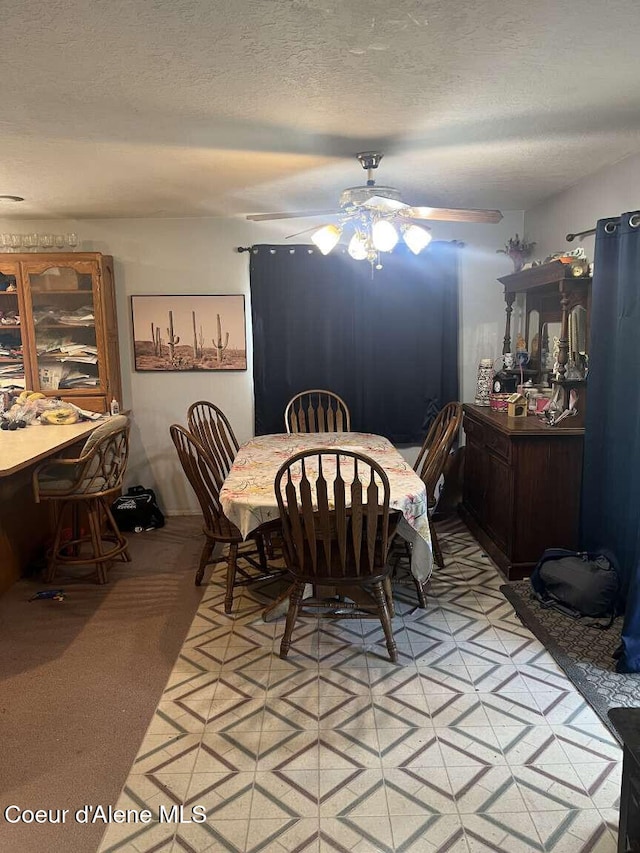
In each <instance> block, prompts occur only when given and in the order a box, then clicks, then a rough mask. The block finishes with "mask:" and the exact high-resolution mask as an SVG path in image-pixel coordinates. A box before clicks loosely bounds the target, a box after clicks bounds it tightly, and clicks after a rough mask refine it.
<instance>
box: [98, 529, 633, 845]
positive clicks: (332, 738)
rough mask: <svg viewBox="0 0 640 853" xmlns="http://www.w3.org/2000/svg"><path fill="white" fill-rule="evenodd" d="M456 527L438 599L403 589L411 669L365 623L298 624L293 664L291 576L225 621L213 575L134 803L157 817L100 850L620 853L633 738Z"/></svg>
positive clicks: (403, 630) (447, 535)
mask: <svg viewBox="0 0 640 853" xmlns="http://www.w3.org/2000/svg"><path fill="white" fill-rule="evenodd" d="M439 530H440V531H441V533H440V539H441V544H442V548H443V552H444V555H445V561H446V568H445V569H437V568H436V569H435V570H434V574H433V577H432V581H431V584H430V589H429V596H428V607H427V609H426V610H421V609H419V608H418V607H417V605H416V599H415V590H414V589H413V588H412V586H411V585H403V584H402V577H401V574H402V573H401V571H400V572H399V576H398V579H399V582H398V583H397V584H396V585H394V599H395V601H396V616H395V618H394V620H393V627H394V632H395V635H396V641H397V644H398V650H399V663H398V664H397V665H395V664H392V663H390V661H389V660H388V657H387V653H386V647H385V645H384V638H383V636H382V629H381V627H380V624H379V622H377V621H376V620H355V619H352V620H344V621H342V622H329V621H328V620H327V621H318V620H316V619H305V620H302V621H299V623H298V626H297V627H296V630H295V631H294V635H293V643H292V647H291V651H290V653H289V658H288V659H287V660H286V661H282V660H280V658H279V657H278V649H279V643H280V637H281V635H282V631H283V628H284V624H283V623H284V620H283V619H281V620H278V621H277V622H274V623H269V624H265V623H264V622H263V621H262V618H261V614H262V610H263V608H264V607H265V605H266V604H268V603H269V602H270V601H271V600H272V598H273V597H274V596H275V595H276V594H278V593H279V591H280V589H281V586H280V585H279V584H277V583H275V582H272V583H269V584H263V585H262V586H255V585H254V586H252V587H249V588H247V587H245V588H244V589H243V591H242V592H240V591H239V592H238V594H237V597H236V600H235V602H234V613H233V614H232V615H230V616H227V615H225V613H224V608H223V599H224V587H223V583H222V578H223V573H222V569H221V568H220V569H216V570H215V571H214V572H213V574H212V579H211V580H210V581H209V583H208V586H207V587H206V589H205V593H204V597H203V599H202V603H201V605H200V608H199V610H198V613H197V615H196V617H195V619H194V622H193V625H192V627H191V629H190V631H189V634H188V636H187V639H186V641H185V643H184V646H183V649H182V651H181V653H180V656H179V658H178V660H177V661H176V664H175V667H174V669H173V672H172V673H171V676H170V678H169V681H168V683H167V686H166V689H165V691H164V694H163V696H162V700H161V702H160V704H159V705H158V708H157V710H156V712H155V714H154V717H153V719H152V720H151V724H150V725H149V728H148V731H147V734H146V735H145V738H144V741H143V743H142V745H141V747H140V751H139V754H138V756H137V758H136V761H135V763H134V765H133V767H132V769H131V773H130V775H129V777H128V778H127V780H126V783H125V785H124V788H123V791H122V794H121V796H120V799H119V801H118V803H117V808H131V809H136V810H140V809H143V808H148V809H150V811H151V812H152V814H153V816H154V820H153V822H151V823H149V824H131V823H127V824H115V823H112V824H110V825H109V826H108V828H107V831H106V833H105V836H104V837H103V840H102V844H101V846H100V853H110V851H139V852H140V851H146V853H151V851H163V853H190V851H197V852H198V853H204V851H212V853H213V851H216V853H217V851H226V853H320V851H321V853H348V852H349V851H353V853H391V851H398V853H400V851H402V853H444V851H447V853H485V852H486V851H504V853H528V851H554V853H615V851H616V830H617V821H618V804H619V792H620V772H621V751H620V749H619V747H618V745H617V744H616V742H615V741H614V740H613V738H612V737H611V735H610V733H609V732H608V731H607V729H606V728H605V727H604V726H603V724H602V723H601V722H600V720H599V718H598V717H597V716H596V715H595V714H594V713H593V711H592V710H591V709H590V707H589V706H588V705H587V704H586V703H585V701H584V699H583V698H582V696H581V694H580V693H578V692H577V691H576V689H575V688H574V687H573V685H572V683H571V682H570V681H569V680H568V679H567V678H566V677H565V675H564V674H563V672H562V670H560V669H559V667H558V666H557V665H556V663H555V662H554V660H553V658H552V657H551V656H550V655H549V654H548V653H547V652H546V651H545V649H544V647H543V646H542V645H541V644H540V642H539V641H538V640H537V639H536V638H535V637H534V636H533V634H531V633H530V632H529V631H528V630H527V629H526V628H524V627H523V626H522V624H521V623H520V622H519V620H518V618H517V617H516V616H515V614H514V611H513V609H512V607H511V605H510V604H509V603H508V602H507V600H506V599H505V598H504V597H503V595H502V594H501V593H500V591H499V586H500V584H501V583H503V579H502V578H501V576H500V575H499V574H498V572H497V570H496V569H495V567H494V566H493V564H492V563H491V561H490V560H489V558H488V557H486V556H484V555H483V553H482V551H481V550H480V548H479V546H478V544H477V542H476V541H475V540H474V539H473V537H472V536H471V535H470V533H469V532H468V531H467V529H466V528H465V527H464V526H463V525H462V524H461V523H460V522H457V521H453V522H448V523H445V524H444V525H441V526H440V527H439ZM141 668H142V669H143V668H144V661H141ZM161 806H162V807H164V809H165V814H167V813H169V815H170V809H171V808H172V807H173V806H183V807H184V818H185V820H187V819H188V818H189V817H191V809H192V807H194V806H201V807H203V812H204V811H205V810H206V820H205V821H204V822H193V823H183V824H179V823H176V822H174V821H173V820H172V822H166V821H165V822H160V821H159V820H158V815H159V812H160V808H161ZM197 812H198V810H196V814H197Z"/></svg>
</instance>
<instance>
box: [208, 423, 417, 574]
mask: <svg viewBox="0 0 640 853" xmlns="http://www.w3.org/2000/svg"><path fill="white" fill-rule="evenodd" d="M317 447H336V448H337V447H343V448H345V449H348V450H352V451H354V450H355V451H357V452H358V453H364V454H365V455H367V456H370V457H371V458H372V459H375V461H376V462H378V464H380V465H381V466H382V467H383V468H384V470H385V473H386V474H387V477H388V478H389V485H390V487H391V499H390V507H391V509H398V510H400V511H401V512H402V519H401V520H400V524H399V525H398V534H399V535H400V536H402V538H403V539H406V540H408V541H409V542H411V544H412V556H411V571H412V574H413V576H414V577H415V578H416V579H417V580H419V581H423V582H424V581H426V580H427V579H428V578H429V576H430V575H431V568H432V564H433V558H432V552H431V534H430V532H429V517H428V514H427V495H426V491H425V486H424V483H423V482H422V480H421V479H420V477H418V475H417V474H416V473H415V471H413V469H412V468H411V466H410V465H409V464H408V463H407V462H406V461H405V460H404V459H403V457H402V456H401V455H400V453H399V452H398V451H397V450H396V448H395V447H394V446H393V445H392V444H391V442H390V441H388V439H386V438H384V437H383V436H380V435H371V434H370V433H363V432H334V433H321V434H320V433H293V434H291V435H289V434H278V435H260V436H258V437H257V438H253V439H251V441H248V442H247V443H246V444H243V445H242V447H241V448H240V450H239V451H238V454H237V456H236V458H235V460H234V463H233V465H232V467H231V471H230V472H229V475H228V477H227V479H226V480H225V481H224V484H223V486H222V490H221V492H220V502H221V504H222V508H223V510H224V512H225V515H226V516H227V518H228V519H229V520H230V521H232V522H233V523H234V524H235V525H236V526H237V527H238V529H239V530H240V532H241V533H242V535H243V537H244V538H245V539H246V537H247V536H248V535H249V533H251V531H252V530H255V529H256V528H258V527H260V525H262V524H264V523H265V522H267V521H273V520H274V519H276V518H278V504H277V502H276V495H275V491H274V488H273V484H274V480H275V477H276V472H277V471H278V469H279V468H280V466H281V465H282V464H283V462H285V461H286V460H287V459H289V457H291V456H293V455H294V454H295V453H298V452H299V451H301V450H309V449H311V448H317Z"/></svg>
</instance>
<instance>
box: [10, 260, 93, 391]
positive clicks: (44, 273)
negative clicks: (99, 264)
mask: <svg viewBox="0 0 640 853" xmlns="http://www.w3.org/2000/svg"><path fill="white" fill-rule="evenodd" d="M23 274H24V280H25V283H26V286H27V288H28V291H29V295H30V300H31V311H32V318H33V330H34V338H35V341H34V343H35V348H34V353H33V359H34V362H35V364H34V367H35V378H36V379H37V382H38V388H39V390H40V391H44V392H47V391H49V392H59V393H62V392H64V394H65V396H66V395H68V394H69V392H74V391H77V392H80V393H82V392H84V393H87V392H88V391H93V392H94V393H95V392H97V391H99V390H100V388H101V379H100V368H99V359H98V341H97V340H96V316H95V312H96V305H95V295H94V282H95V281H96V278H97V270H96V267H95V265H94V264H92V263H91V262H85V263H71V262H70V263H69V264H64V263H61V264H60V265H59V266H55V265H54V266H48V265H44V264H33V265H32V264H29V263H26V264H23Z"/></svg>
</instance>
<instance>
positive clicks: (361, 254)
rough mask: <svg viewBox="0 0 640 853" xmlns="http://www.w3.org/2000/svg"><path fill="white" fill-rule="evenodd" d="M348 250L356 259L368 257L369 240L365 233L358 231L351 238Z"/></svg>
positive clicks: (362, 259) (363, 259) (360, 259)
mask: <svg viewBox="0 0 640 853" xmlns="http://www.w3.org/2000/svg"><path fill="white" fill-rule="evenodd" d="M347 251H348V252H349V254H350V255H351V257H352V258H353V259H354V261H365V260H366V259H367V257H368V254H369V251H368V247H367V240H366V238H365V237H364V235H363V234H361V233H360V232H359V231H356V233H355V234H354V235H353V237H352V238H351V240H349V247H348V249H347Z"/></svg>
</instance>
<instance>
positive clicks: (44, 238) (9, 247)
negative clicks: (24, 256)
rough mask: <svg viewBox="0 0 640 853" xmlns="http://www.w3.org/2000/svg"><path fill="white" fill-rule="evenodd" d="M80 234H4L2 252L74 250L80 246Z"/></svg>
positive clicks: (0, 237)
mask: <svg viewBox="0 0 640 853" xmlns="http://www.w3.org/2000/svg"><path fill="white" fill-rule="evenodd" d="M78 244H79V241H78V235H77V234H76V233H74V232H73V231H71V232H69V233H68V234H37V233H32V234H2V235H0V252H38V251H42V252H51V251H52V250H56V251H59V252H64V251H69V250H71V251H72V252H74V251H75V250H76V249H77V248H78Z"/></svg>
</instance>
